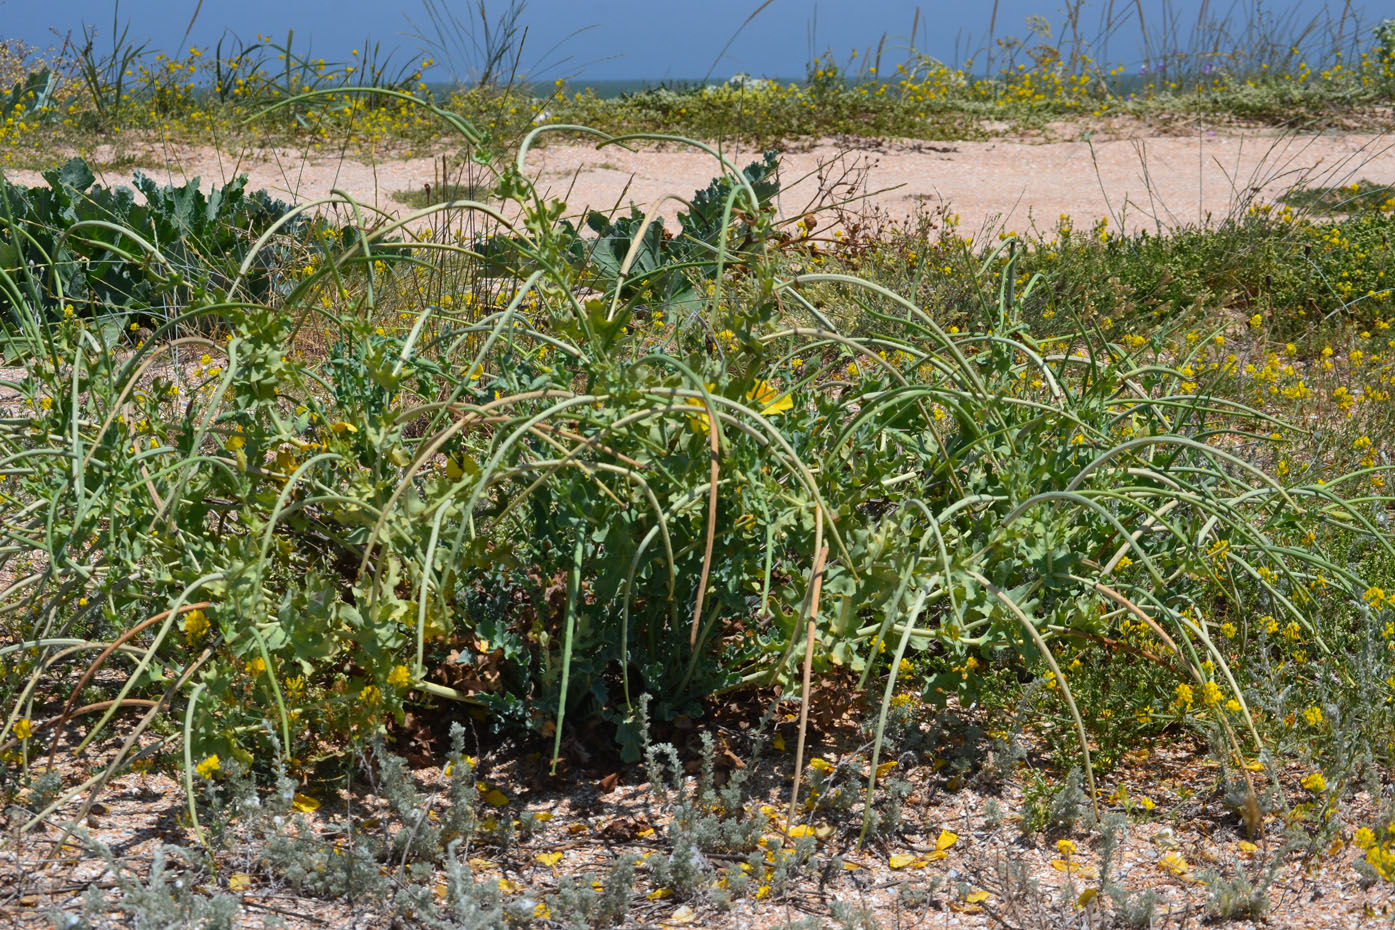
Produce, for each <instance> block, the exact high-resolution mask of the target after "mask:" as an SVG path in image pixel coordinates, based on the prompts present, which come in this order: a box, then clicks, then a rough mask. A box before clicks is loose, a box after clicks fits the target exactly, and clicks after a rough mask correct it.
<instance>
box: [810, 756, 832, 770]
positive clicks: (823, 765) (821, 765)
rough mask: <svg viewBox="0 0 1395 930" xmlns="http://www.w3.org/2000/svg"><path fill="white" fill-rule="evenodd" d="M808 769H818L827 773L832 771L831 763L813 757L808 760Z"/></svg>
mask: <svg viewBox="0 0 1395 930" xmlns="http://www.w3.org/2000/svg"><path fill="white" fill-rule="evenodd" d="M809 768H811V769H818V770H819V771H820V772H825V773H827V772H831V771H833V763H832V762H829V761H828V760H827V759H823V758H820V757H819V756H814V758H812V759H810V760H809Z"/></svg>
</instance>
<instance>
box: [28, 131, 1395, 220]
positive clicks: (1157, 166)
mask: <svg viewBox="0 0 1395 930" xmlns="http://www.w3.org/2000/svg"><path fill="white" fill-rule="evenodd" d="M1066 135H1068V133H1067V132H1066V131H1065V130H1062V131H1059V132H1055V133H1052V134H1051V139H1050V140H1048V141H1041V140H1035V139H1026V138H1016V139H1014V138H1001V139H990V140H984V141H959V142H935V143H931V142H912V141H904V142H897V141H890V142H888V141H879V140H862V139H840V140H823V141H820V142H817V143H813V144H804V145H799V146H794V147H792V148H791V149H790V150H789V151H786V152H785V153H784V154H783V155H782V156H781V171H782V183H783V190H782V193H781V195H780V200H779V208H780V210H781V212H782V214H783V215H785V216H796V215H799V214H800V213H802V212H803V211H805V210H806V209H808V207H809V205H810V203H812V202H813V201H814V200H815V196H816V194H817V192H818V188H819V184H820V178H821V177H822V179H823V181H824V183H827V182H828V181H829V180H830V179H839V180H840V183H842V184H843V185H845V187H844V190H843V193H844V194H848V195H851V194H859V195H867V196H868V200H869V202H870V203H873V204H875V205H877V206H878V207H879V208H881V209H883V210H884V211H885V212H886V213H887V214H888V215H890V216H891V217H892V218H906V217H909V216H912V215H914V214H915V213H916V212H918V211H920V210H924V209H935V208H937V207H939V206H940V205H945V206H947V207H948V209H949V210H951V211H952V212H956V213H958V214H959V216H960V220H961V226H962V227H963V228H965V229H967V230H971V231H972V230H979V229H992V228H998V229H1004V228H1005V229H1011V230H1016V231H1025V230H1028V229H1030V228H1031V227H1032V226H1033V225H1034V224H1035V225H1036V226H1037V227H1040V228H1047V229H1049V228H1051V227H1052V226H1054V225H1055V223H1056V222H1057V219H1058V218H1059V217H1060V216H1061V215H1063V214H1064V215H1066V216H1068V217H1070V218H1071V220H1072V221H1073V222H1074V224H1075V225H1076V226H1077V227H1080V226H1082V225H1088V224H1090V223H1093V222H1095V221H1096V220H1098V219H1100V218H1108V219H1109V220H1110V221H1111V226H1113V227H1115V228H1119V227H1120V226H1122V228H1124V229H1126V230H1128V231H1131V232H1132V231H1138V230H1142V229H1147V230H1150V231H1162V230H1166V229H1171V228H1176V227H1179V226H1187V225H1194V224H1198V223H1207V222H1216V221H1218V220H1220V219H1221V218H1223V217H1225V216H1226V215H1228V214H1229V213H1231V212H1233V211H1235V210H1236V209H1244V207H1245V206H1247V205H1248V204H1249V203H1251V202H1253V201H1254V200H1255V199H1258V200H1261V201H1262V200H1272V199H1273V198H1275V197H1277V196H1278V195H1279V194H1280V193H1282V192H1283V191H1285V190H1288V189H1290V188H1292V187H1294V186H1304V185H1308V186H1311V185H1332V184H1342V183H1349V182H1351V181H1354V180H1356V179H1358V178H1364V179H1368V180H1370V181H1373V182H1376V183H1384V184H1395V138H1393V137H1391V136H1390V135H1388V134H1384V133H1372V132H1346V131H1334V132H1323V133H1280V132H1275V131H1263V130H1237V129H1214V130H1208V129H1202V130H1200V131H1198V132H1196V133H1194V134H1190V135H1183V134H1179V133H1177V132H1165V131H1163V130H1160V129H1148V128H1147V127H1136V128H1135V130H1134V131H1131V132H1124V133H1118V132H1116V133H1112V134H1104V133H1101V134H1099V135H1097V136H1095V137H1094V138H1087V137H1086V136H1088V131H1085V130H1081V129H1079V128H1077V130H1076V136H1075V138H1073V139H1063V138H1062V137H1063V136H1066ZM146 154H147V155H148V156H149V157H148V158H147V159H146V160H153V161H156V162H158V163H163V164H164V167H163V168H161V169H159V170H151V171H148V172H147V173H149V174H151V175H152V176H153V177H155V178H156V179H157V180H159V181H162V182H166V183H183V182H184V181H185V180H186V179H188V178H191V177H199V178H201V179H202V180H203V182H204V183H205V184H207V185H209V186H212V185H213V184H215V183H225V182H227V181H229V180H231V179H232V178H234V177H235V176H237V175H238V174H240V173H244V172H245V173H246V174H247V175H249V179H250V184H249V186H250V187H251V188H253V189H256V188H264V189H266V190H267V191H269V192H271V193H273V194H275V195H277V196H279V197H282V198H284V199H294V200H298V201H305V200H311V199H318V198H325V197H329V196H331V195H332V193H333V192H334V191H336V190H337V191H342V192H344V193H346V194H348V195H350V196H352V197H353V198H355V199H356V200H358V201H360V202H361V203H363V204H365V205H368V206H371V207H373V208H375V209H378V210H381V211H384V212H385V213H387V214H391V215H396V216H403V215H405V214H406V213H408V212H410V210H411V208H409V207H406V206H404V205H403V204H402V203H399V202H397V201H396V200H394V199H393V197H392V195H393V194H394V193H395V192H401V191H408V190H420V189H421V188H422V186H423V185H424V184H428V183H433V182H434V181H435V180H436V179H437V178H438V177H439V176H440V174H441V164H442V163H441V158H440V156H422V157H413V158H401V157H391V158H379V159H376V160H371V159H362V158H354V157H345V156H340V155H337V154H334V153H327V152H324V151H308V152H307V151H302V150H295V149H268V150H265V151H260V152H251V151H246V152H242V153H234V152H227V151H220V150H218V149H216V148H212V147H203V148H160V149H158V150H156V149H152V150H151V151H150V152H148V153H146ZM723 154H724V155H725V157H726V158H727V159H728V160H729V162H731V163H732V164H735V165H737V166H743V165H745V164H747V163H749V162H750V161H752V160H754V159H755V158H757V157H758V156H759V154H760V153H759V152H758V151H757V150H755V149H754V148H752V147H750V146H745V147H737V146H732V147H727V148H726V149H725V150H724V152H723ZM446 161H447V166H448V167H447V173H448V174H452V173H454V172H456V171H457V170H459V167H460V159H459V158H458V157H457V158H452V157H447V160H446ZM526 166H527V168H528V170H529V173H530V174H531V175H532V176H533V177H534V178H535V179H537V180H538V181H539V183H540V186H541V188H542V190H543V191H544V192H545V193H546V194H547V195H548V196H551V197H560V198H563V199H565V200H566V202H567V204H568V205H569V207H570V208H571V210H572V211H579V210H580V209H582V208H594V209H600V210H609V209H611V208H614V207H616V206H619V207H622V208H625V207H627V206H628V205H629V204H630V203H633V204H635V205H637V206H639V207H640V208H641V209H646V210H647V209H651V208H654V207H655V206H656V205H658V206H659V209H660V212H661V213H663V214H664V215H665V216H667V217H669V218H672V217H674V216H675V215H676V214H677V213H678V212H679V211H680V210H681V209H683V206H682V203H681V202H680V201H676V200H672V199H670V200H667V201H664V200H663V198H665V197H666V196H668V195H674V194H677V195H679V196H683V197H686V196H690V195H691V193H692V192H693V191H695V190H697V189H699V188H701V187H703V186H705V185H706V183H707V182H708V181H709V180H710V179H711V178H712V177H713V175H714V174H716V173H717V172H718V171H719V166H718V164H717V162H716V160H715V159H714V158H713V157H712V156H711V155H709V154H706V153H703V152H698V151H691V150H679V149H674V148H665V149H660V148H653V147H649V148H644V149H639V150H629V149H625V148H622V147H620V146H615V145H611V146H604V147H598V146H597V145H595V144H592V143H589V142H556V141H554V142H551V143H550V144H548V145H546V146H540V147H538V148H535V149H534V150H532V151H531V152H530V153H529V154H528V157H527V160H526ZM8 177H9V178H10V180H12V181H14V182H17V183H22V184H38V183H41V179H40V177H39V175H38V174H37V173H36V172H33V171H13V172H9V173H8ZM103 180H104V181H105V182H106V183H110V184H119V183H128V182H129V172H128V171H127V170H126V169H118V170H113V171H111V172H108V173H107V176H106V177H105V178H103Z"/></svg>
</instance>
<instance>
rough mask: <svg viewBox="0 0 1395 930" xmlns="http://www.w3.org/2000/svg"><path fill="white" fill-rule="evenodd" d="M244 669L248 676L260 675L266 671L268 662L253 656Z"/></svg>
mask: <svg viewBox="0 0 1395 930" xmlns="http://www.w3.org/2000/svg"><path fill="white" fill-rule="evenodd" d="M242 668H243V671H245V672H246V673H247V674H248V675H260V674H261V673H262V672H264V671H266V660H265V659H263V658H262V657H261V656H253V657H252V658H251V659H248V660H247V664H246V665H244V666H243V667H242Z"/></svg>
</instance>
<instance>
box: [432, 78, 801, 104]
mask: <svg viewBox="0 0 1395 930" xmlns="http://www.w3.org/2000/svg"><path fill="white" fill-rule="evenodd" d="M752 77H755V75H752ZM728 80H730V75H727V76H717V75H713V76H712V77H710V78H706V79H704V78H701V77H693V78H607V79H605V80H588V79H586V78H577V79H575V80H570V81H567V83H566V90H567V93H568V94H576V93H580V92H582V91H586V90H590V91H591V92H593V93H594V94H595V95H596V96H597V97H600V98H602V99H610V98H612V97H623V96H624V95H625V94H636V93H641V92H643V91H646V90H655V89H658V88H669V89H671V90H691V89H692V88H694V87H705V86H707V85H708V84H724V83H726V82H727V81H728ZM765 80H771V81H777V82H778V83H780V84H803V83H804V79H803V78H793V77H774V78H766V79H765ZM426 86H427V89H428V90H430V91H431V92H432V93H441V92H443V91H449V90H450V89H451V87H452V86H453V85H452V84H451V83H450V82H449V81H428V82H427V85H426ZM520 86H521V87H522V88H525V89H527V91H528V92H529V93H530V94H532V95H533V96H534V97H550V96H552V93H553V91H555V90H556V89H557V88H556V85H555V84H554V83H553V82H552V81H522V82H520Z"/></svg>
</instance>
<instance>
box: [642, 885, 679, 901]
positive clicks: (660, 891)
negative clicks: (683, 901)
mask: <svg viewBox="0 0 1395 930" xmlns="http://www.w3.org/2000/svg"><path fill="white" fill-rule="evenodd" d="M645 897H646V898H648V899H649V900H650V901H658V900H659V899H660V898H671V897H673V889H672V888H655V889H654V890H653V891H651V892H649V893H648V894H647V895H645Z"/></svg>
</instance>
